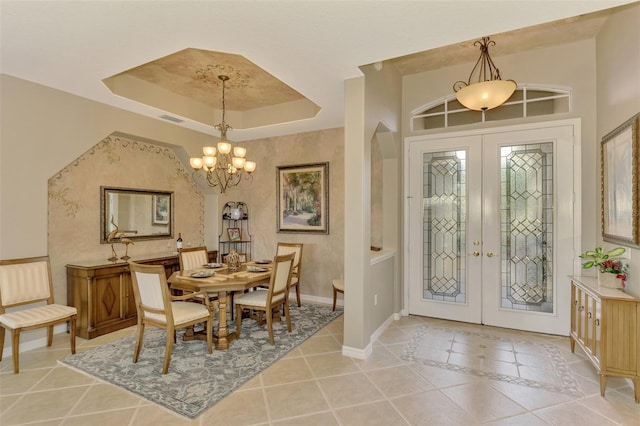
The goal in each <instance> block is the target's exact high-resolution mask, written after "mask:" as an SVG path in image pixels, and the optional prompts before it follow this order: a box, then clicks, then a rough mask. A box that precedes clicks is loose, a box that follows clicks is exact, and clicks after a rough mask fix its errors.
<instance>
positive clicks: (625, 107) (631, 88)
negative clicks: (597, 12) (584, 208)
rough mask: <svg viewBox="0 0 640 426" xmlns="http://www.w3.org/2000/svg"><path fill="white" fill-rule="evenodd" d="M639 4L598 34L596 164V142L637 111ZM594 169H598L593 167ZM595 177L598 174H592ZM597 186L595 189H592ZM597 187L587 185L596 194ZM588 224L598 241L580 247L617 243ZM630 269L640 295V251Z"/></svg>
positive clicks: (626, 9) (633, 288) (632, 256)
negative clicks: (608, 239) (604, 236)
mask: <svg viewBox="0 0 640 426" xmlns="http://www.w3.org/2000/svg"><path fill="white" fill-rule="evenodd" d="M639 23H640V4H639V3H635V4H634V5H632V6H627V7H624V8H621V9H619V10H618V11H617V12H616V13H614V14H613V15H612V16H611V17H610V18H609V19H608V20H607V22H606V23H605V25H604V26H603V28H602V29H601V31H600V33H599V34H598V37H597V43H596V58H597V64H598V66H597V77H598V79H597V88H598V91H597V107H598V109H597V113H598V121H597V124H598V126H597V138H596V140H597V141H598V142H596V144H595V146H594V147H593V149H592V150H591V152H589V155H590V156H592V157H593V158H595V159H596V160H595V161H594V165H599V161H600V156H599V155H600V151H599V147H600V146H599V141H601V140H602V137H603V136H604V135H606V134H607V133H609V132H610V131H611V130H613V129H615V128H616V127H617V126H619V125H620V124H622V123H624V122H625V121H626V120H627V119H629V118H631V117H632V116H633V115H634V114H637V113H638V112H640V71H639V70H640V24H639ZM593 170H595V171H597V170H599V169H598V168H597V167H594V169H593ZM593 174H594V175H596V177H598V176H599V174H598V173H593ZM594 188H596V190H595V191H594V190H593V189H594ZM598 188H599V187H598V186H596V187H589V188H587V189H589V190H591V191H592V192H593V193H595V194H596V195H598V196H599V194H600V193H599V190H598ZM595 206H596V207H595V210H596V211H597V213H598V215H597V216H596V217H597V218H598V219H599V217H600V216H599V214H600V198H599V197H596V203H595ZM585 226H591V227H592V228H593V229H594V230H595V232H596V235H597V236H598V238H597V241H583V243H582V247H583V249H591V248H593V247H594V246H595V245H600V244H604V245H605V246H606V247H614V246H617V244H611V243H604V242H603V241H602V237H601V235H602V234H601V232H600V222H599V221H597V222H593V223H590V224H585ZM628 255H629V256H630V264H631V270H630V272H629V281H628V290H629V291H630V292H631V293H633V294H634V295H636V296H638V297H640V250H637V249H629V250H628Z"/></svg>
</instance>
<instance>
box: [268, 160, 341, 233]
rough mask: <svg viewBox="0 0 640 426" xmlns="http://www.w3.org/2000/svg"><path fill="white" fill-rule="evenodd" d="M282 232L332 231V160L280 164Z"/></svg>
mask: <svg viewBox="0 0 640 426" xmlns="http://www.w3.org/2000/svg"><path fill="white" fill-rule="evenodd" d="M276 180H277V200H278V202H277V205H278V220H277V221H278V223H277V231H278V232H289V233H316V234H328V233H329V163H313V164H300V165H294V166H278V170H277V176H276Z"/></svg>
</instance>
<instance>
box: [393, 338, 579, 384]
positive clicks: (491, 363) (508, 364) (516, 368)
mask: <svg viewBox="0 0 640 426" xmlns="http://www.w3.org/2000/svg"><path fill="white" fill-rule="evenodd" d="M567 346H568V342H567ZM402 358H403V359H405V360H407V361H415V362H418V363H421V364H423V365H428V366H431V367H438V368H442V369H446V370H450V371H456V372H459V373H465V374H472V375H474V376H481V377H487V378H489V379H491V380H499V381H503V382H507V383H511V384H515V385H520V386H528V387H533V388H539V389H546V390H549V391H553V392H560V393H565V394H568V395H573V396H577V397H581V396H583V392H582V390H581V389H580V386H579V385H578V382H577V380H576V378H575V377H574V375H573V373H572V372H571V369H570V368H569V366H568V365H567V362H566V360H565V359H564V357H563V355H562V353H561V351H560V349H559V348H558V346H556V345H555V344H552V343H539V342H535V341H529V340H525V338H524V337H523V338H521V339H520V338H513V337H508V336H505V335H501V334H500V333H499V332H497V333H492V332H490V331H488V332H486V333H484V332H483V333H479V332H474V331H465V330H459V329H454V328H448V327H446V326H443V327H439V326H421V327H419V328H418V329H417V330H416V332H415V333H414V335H413V337H412V339H411V342H410V343H409V344H408V345H407V346H406V347H405V350H404V353H403V354H402Z"/></svg>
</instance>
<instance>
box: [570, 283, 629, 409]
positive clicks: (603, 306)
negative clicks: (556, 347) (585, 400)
mask: <svg viewBox="0 0 640 426" xmlns="http://www.w3.org/2000/svg"><path fill="white" fill-rule="evenodd" d="M570 342H571V352H573V351H574V350H575V345H576V343H577V344H578V346H580V347H581V348H582V349H583V350H584V352H585V353H586V354H587V357H588V358H589V360H590V361H591V363H592V364H593V365H594V366H595V368H596V370H597V372H598V374H599V375H600V394H601V395H602V396H604V393H605V389H606V387H607V377H608V376H619V377H626V378H630V379H632V380H633V385H634V396H635V400H636V402H637V403H640V299H638V298H635V297H633V296H630V295H629V294H627V293H624V292H623V291H622V290H620V289H613V288H605V287H599V286H598V280H597V279H596V278H591V277H571V336H570Z"/></svg>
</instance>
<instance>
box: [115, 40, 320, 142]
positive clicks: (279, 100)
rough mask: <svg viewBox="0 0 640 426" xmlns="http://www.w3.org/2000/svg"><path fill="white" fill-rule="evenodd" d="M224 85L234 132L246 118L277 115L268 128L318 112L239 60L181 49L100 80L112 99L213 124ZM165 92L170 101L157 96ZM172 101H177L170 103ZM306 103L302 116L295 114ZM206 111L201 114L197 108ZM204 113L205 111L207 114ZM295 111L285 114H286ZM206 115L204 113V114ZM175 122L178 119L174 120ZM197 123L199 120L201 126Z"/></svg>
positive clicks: (282, 86)
mask: <svg viewBox="0 0 640 426" xmlns="http://www.w3.org/2000/svg"><path fill="white" fill-rule="evenodd" d="M221 75H224V76H226V77H228V78H229V79H228V80H227V81H226V82H225V109H226V111H227V112H231V114H233V112H235V113H236V114H235V117H237V118H238V120H237V123H234V127H235V128H236V129H240V128H243V127H245V126H247V125H251V123H253V121H252V120H251V114H246V116H245V114H244V113H245V112H248V111H251V110H256V109H260V110H261V111H260V112H261V113H263V114H264V113H266V112H268V111H269V109H270V108H272V107H273V109H277V112H276V113H274V114H269V115H270V116H271V117H272V118H271V121H270V123H269V124H276V123H281V122H286V121H289V120H291V119H297V120H300V119H308V118H312V117H313V116H314V115H315V114H316V113H317V112H318V110H319V108H318V107H317V106H316V105H315V104H313V103H312V102H311V101H309V100H308V99H306V98H305V97H304V96H302V95H301V94H300V93H298V92H296V91H295V90H294V89H292V88H291V87H289V86H287V85H286V84H285V83H283V82H282V81H280V80H278V79H277V78H275V77H274V76H272V75H271V74H269V73H268V72H267V71H265V70H263V69H262V68H260V67H258V66H257V65H256V64H254V63H253V62H251V61H249V60H248V59H246V58H245V57H243V56H241V55H235V54H229V53H223V52H211V51H208V50H201V49H192V48H188V49H184V50H181V51H179V52H176V53H174V54H171V55H168V56H165V57H163V58H159V59H156V60H155V61H151V62H148V63H146V64H143V65H140V66H137V67H135V68H132V69H130V70H126V71H123V72H121V73H118V74H117V75H114V76H112V77H108V78H106V79H104V80H103V81H104V83H105V84H106V85H107V87H109V88H110V89H111V90H112V91H113V93H114V94H116V95H119V96H123V97H126V98H128V99H132V100H136V101H138V102H142V103H144V104H147V105H151V106H153V107H156V108H159V109H163V110H165V111H167V112H169V113H171V114H174V115H176V116H179V117H184V118H187V119H191V120H195V121H201V122H202V123H205V124H207V123H209V124H213V122H214V121H216V119H217V120H219V119H220V118H214V116H215V117H221V115H222V112H221V110H222V81H221V80H220V79H219V78H218V77H219V76H221ZM167 92H170V93H171V94H172V95H175V96H159V94H162V93H167ZM174 99H177V101H176V102H174ZM301 103H306V104H307V108H305V109H304V110H305V111H307V114H306V115H300V114H296V111H299V110H300V104H301ZM194 104H201V106H203V107H205V108H206V110H205V111H202V113H201V114H199V111H201V108H198V107H197V105H195V106H194ZM207 107H208V108H207ZM289 108H291V109H294V110H296V111H293V112H292V113H289V112H288V111H287V109H289ZM207 110H208V112H207ZM176 118H177V117H176ZM201 118H202V120H201Z"/></svg>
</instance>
